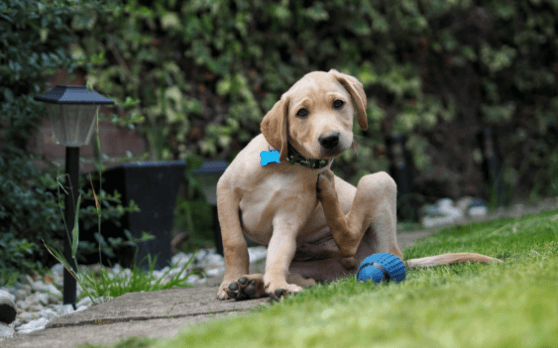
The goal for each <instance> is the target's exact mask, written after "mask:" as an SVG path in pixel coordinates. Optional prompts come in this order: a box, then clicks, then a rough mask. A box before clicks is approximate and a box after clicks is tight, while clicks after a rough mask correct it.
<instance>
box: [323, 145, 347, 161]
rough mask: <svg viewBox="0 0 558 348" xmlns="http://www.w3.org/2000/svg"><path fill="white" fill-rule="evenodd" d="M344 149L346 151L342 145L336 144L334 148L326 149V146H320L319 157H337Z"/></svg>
mask: <svg viewBox="0 0 558 348" xmlns="http://www.w3.org/2000/svg"><path fill="white" fill-rule="evenodd" d="M343 151H344V149H343V148H341V146H336V147H334V148H332V149H326V148H323V147H320V156H319V158H323V159H329V158H335V157H338V156H339V155H341V153H343Z"/></svg>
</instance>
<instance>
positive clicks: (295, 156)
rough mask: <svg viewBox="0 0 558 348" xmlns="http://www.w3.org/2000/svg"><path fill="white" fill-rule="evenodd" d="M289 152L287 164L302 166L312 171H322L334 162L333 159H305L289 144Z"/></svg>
mask: <svg viewBox="0 0 558 348" xmlns="http://www.w3.org/2000/svg"><path fill="white" fill-rule="evenodd" d="M288 147H289V152H288V153H287V162H288V163H290V164H300V165H301V166H303V167H307V168H311V169H321V168H324V167H326V166H327V165H328V164H330V163H331V162H333V158H329V159H325V158H324V159H320V158H317V159H315V158H306V157H303V156H302V155H301V154H300V153H298V151H296V150H295V148H294V147H292V146H291V144H288Z"/></svg>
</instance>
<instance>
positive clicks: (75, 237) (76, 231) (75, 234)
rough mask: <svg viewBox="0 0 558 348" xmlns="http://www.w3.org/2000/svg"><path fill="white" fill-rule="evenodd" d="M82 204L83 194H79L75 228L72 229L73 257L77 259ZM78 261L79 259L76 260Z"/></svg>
mask: <svg viewBox="0 0 558 348" xmlns="http://www.w3.org/2000/svg"><path fill="white" fill-rule="evenodd" d="M80 205H81V195H79V196H78V200H77V205H76V217H75V220H74V228H73V230H72V258H73V259H74V260H76V253H77V248H78V243H79V220H78V218H79V206H80ZM76 263H77V260H76Z"/></svg>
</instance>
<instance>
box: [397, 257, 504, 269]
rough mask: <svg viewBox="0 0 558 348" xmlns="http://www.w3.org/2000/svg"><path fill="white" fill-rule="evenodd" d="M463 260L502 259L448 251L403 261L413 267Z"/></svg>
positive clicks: (460, 261)
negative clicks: (447, 252)
mask: <svg viewBox="0 0 558 348" xmlns="http://www.w3.org/2000/svg"><path fill="white" fill-rule="evenodd" d="M465 262H482V263H488V262H502V260H499V259H495V258H493V257H489V256H485V255H481V254H475V253H449V254H442V255H436V256H427V257H421V258H420V259H411V260H407V261H405V266H406V267H407V268H414V267H432V266H438V265H451V264H453V263H465Z"/></svg>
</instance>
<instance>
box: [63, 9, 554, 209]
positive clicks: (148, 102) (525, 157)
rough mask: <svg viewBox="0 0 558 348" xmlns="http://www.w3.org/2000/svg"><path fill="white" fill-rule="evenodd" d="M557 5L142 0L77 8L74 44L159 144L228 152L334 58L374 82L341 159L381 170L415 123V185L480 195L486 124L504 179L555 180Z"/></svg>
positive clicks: (91, 75) (178, 153) (429, 191)
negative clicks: (362, 121) (388, 145)
mask: <svg viewBox="0 0 558 348" xmlns="http://www.w3.org/2000/svg"><path fill="white" fill-rule="evenodd" d="M557 12H558V4H557V3H556V2H545V1H543V2H527V1H521V2H506V1H500V0H487V1H481V2H472V1H458V2H444V1H434V0H428V1H419V0H407V1H391V2H389V1H388V2H385V1H384V2H368V1H360V0H348V1H325V2H304V1H291V2H271V3H270V2H253V1H247V0H228V1H190V2H178V1H172V0H154V1H148V2H145V1H144V2H141V3H138V2H135V1H132V2H128V3H127V5H126V6H123V7H121V8H120V9H118V10H115V11H113V12H111V15H108V16H100V15H98V14H96V13H93V12H92V13H89V14H87V15H84V16H82V17H80V21H79V22H80V23H81V28H83V29H79V28H77V27H76V32H77V33H78V35H79V36H80V40H79V42H78V44H77V45H75V46H73V48H72V54H73V55H74V56H75V57H83V58H84V59H85V58H86V57H91V56H94V55H95V56H96V57H97V58H96V59H95V60H90V61H88V60H86V59H85V60H83V61H82V62H81V63H80V65H79V66H80V67H82V68H83V69H85V70H87V76H88V80H90V81H91V82H92V83H94V84H96V85H99V86H102V88H103V89H104V90H106V91H108V92H110V95H111V96H114V97H115V98H116V99H117V100H124V97H125V96H127V95H130V96H132V97H133V98H134V99H135V100H141V102H139V103H137V104H136V105H135V106H134V107H133V108H131V112H133V113H135V114H136V115H143V116H145V125H144V126H143V127H142V128H141V130H142V132H143V133H144V135H145V137H146V139H147V141H148V144H149V145H150V148H151V151H152V153H154V156H155V158H157V159H171V158H177V157H181V158H187V157H190V156H192V155H198V156H203V157H206V158H215V157H219V158H223V159H226V160H228V161H231V160H232V159H233V158H234V157H235V155H236V154H237V153H238V152H239V151H240V150H241V149H242V147H243V146H245V145H246V144H247V143H248V141H249V140H250V139H251V138H252V137H253V136H255V135H256V134H258V133H259V122H260V120H261V117H262V116H263V115H264V114H265V112H266V111H267V110H269V109H270V108H271V106H272V105H273V103H274V102H275V101H276V100H277V99H278V98H279V96H280V95H281V94H282V93H283V92H284V91H285V90H287V89H288V88H289V86H290V85H291V84H292V83H294V82H295V81H296V80H297V79H298V78H300V77H301V76H302V75H304V74H305V73H307V72H309V71H311V70H329V69H331V68H336V69H338V70H340V71H342V72H346V73H348V74H352V75H354V76H356V77H357V78H358V79H359V80H360V81H362V83H363V84H364V87H365V90H366V92H367V95H368V118H369V124H370V127H369V129H368V130H367V131H362V130H360V129H359V128H358V126H355V129H354V130H355V137H356V140H357V142H358V143H359V145H360V146H359V150H358V153H355V152H349V151H348V152H346V153H344V154H343V156H342V157H341V158H340V159H338V160H336V161H335V165H334V170H335V171H337V172H338V173H339V174H341V175H343V176H344V177H345V178H347V179H349V181H350V182H352V183H356V182H357V181H358V179H359V178H360V177H361V176H362V175H364V174H367V173H370V172H375V171H378V170H387V169H388V168H389V159H388V158H387V157H386V152H385V151H383V145H384V143H385V139H386V138H387V137H388V136H391V135H393V134H396V133H407V135H408V139H409V142H408V144H407V149H408V151H410V152H411V154H412V162H413V163H412V164H413V165H414V166H415V168H416V173H417V175H416V176H415V177H414V178H413V179H414V186H415V189H414V192H415V194H418V195H419V196H422V197H424V198H425V199H426V200H432V199H435V198H437V197H440V196H450V197H453V198H458V197H460V196H463V195H465V194H468V195H475V196H484V197H485V198H486V197H488V196H489V194H490V192H491V188H490V187H485V185H484V183H483V181H484V178H483V175H482V173H481V164H482V163H481V162H482V153H481V152H480V148H481V146H480V144H479V143H478V141H477V140H476V136H477V133H478V132H479V131H481V130H482V129H483V128H484V127H485V126H492V127H493V129H495V131H496V132H497V133H498V134H499V135H500V136H499V143H500V145H501V146H500V147H501V149H502V154H501V155H502V161H503V164H504V172H505V173H504V175H503V178H504V181H505V184H506V185H507V187H508V190H509V192H515V193H516V194H519V195H522V196H524V197H525V196H527V195H528V193H529V192H530V191H532V190H533V187H534V184H535V183H536V182H541V183H545V184H544V186H543V187H541V188H540V189H539V190H537V192H541V193H543V192H548V191H546V189H547V188H548V187H549V186H548V185H549V184H548V183H549V182H550V178H549V174H548V173H546V172H543V173H542V174H540V175H542V176H543V177H537V178H535V176H534V172H536V171H537V170H538V169H541V168H543V167H544V166H545V162H546V159H547V158H548V156H549V154H550V153H551V152H552V150H553V149H556V148H558V140H557V139H558V138H556V137H551V136H549V135H550V134H552V133H553V132H554V133H556V132H557V130H558V128H557V127H558V124H557V121H556V117H555V116H554V109H555V107H554V106H555V105H556V103H558V99H556V97H555V94H554V91H555V90H556V87H557V86H556V78H555V76H556V74H557V73H558V70H557V68H556V67H557V66H558V65H556V63H555V62H556V57H557V56H558V47H557V45H558V41H556V40H555V38H556V33H555V32H554V29H553V28H554V18H555V15H556V14H558V13H557ZM89 28H92V29H91V32H92V33H93V35H85V32H86V31H87V33H89V31H88V30H89ZM82 31H83V34H82ZM357 159H358V160H357Z"/></svg>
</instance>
